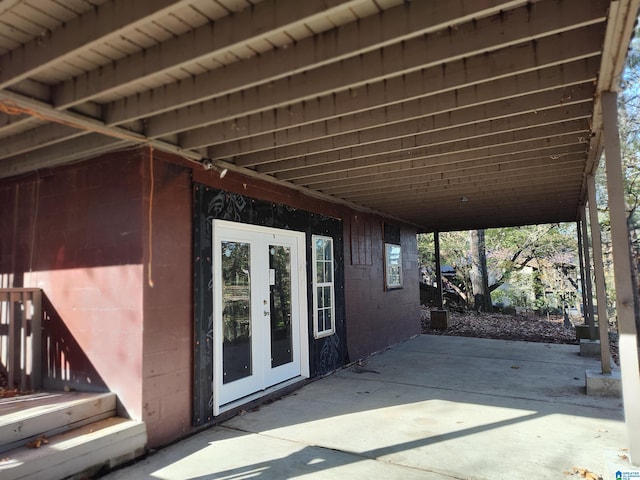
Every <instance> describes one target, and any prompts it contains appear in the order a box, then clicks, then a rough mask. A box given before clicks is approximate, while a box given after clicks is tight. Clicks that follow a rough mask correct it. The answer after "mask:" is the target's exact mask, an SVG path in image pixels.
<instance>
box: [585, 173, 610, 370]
mask: <svg viewBox="0 0 640 480" xmlns="http://www.w3.org/2000/svg"><path fill="white" fill-rule="evenodd" d="M587 194H588V201H589V220H590V222H589V225H590V226H591V245H592V248H593V276H594V277H595V284H596V299H597V302H598V303H597V312H598V327H599V329H600V363H601V366H602V373H603V374H604V375H610V374H611V353H610V352H609V318H608V316H607V286H606V283H605V280H604V264H603V261H602V236H601V234H600V222H599V221H598V204H597V203H596V179H595V177H594V176H593V175H589V176H588V177H587Z"/></svg>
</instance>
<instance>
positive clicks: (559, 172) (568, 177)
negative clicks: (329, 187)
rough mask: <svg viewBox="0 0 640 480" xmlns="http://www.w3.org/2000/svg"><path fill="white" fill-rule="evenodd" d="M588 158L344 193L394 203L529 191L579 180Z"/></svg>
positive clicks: (356, 198)
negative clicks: (452, 195)
mask: <svg viewBox="0 0 640 480" xmlns="http://www.w3.org/2000/svg"><path fill="white" fill-rule="evenodd" d="M582 169H584V162H576V163H574V164H571V165H567V166H564V167H555V168H547V169H544V168H539V167H538V168H537V169H530V170H528V171H522V172H519V173H518V174H517V175H514V174H510V175H502V176H500V177H496V176H491V175H478V176H470V177H467V178H456V179H446V178H445V179H442V180H437V181H434V182H429V183H428V184H419V183H417V182H415V183H410V184H407V185H406V186H405V188H404V189H400V190H399V189H398V188H387V187H377V188H372V189H371V190H370V191H366V192H353V193H351V192H349V193H346V194H344V195H341V196H340V197H341V198H345V199H348V200H349V201H351V202H356V203H364V204H369V203H370V202H373V201H382V200H383V201H384V202H385V204H388V205H392V204H393V202H402V201H406V200H410V199H414V198H424V199H429V198H438V197H439V195H440V194H444V193H451V192H470V191H473V192H474V195H475V193H480V194H484V193H492V192H501V191H503V189H504V188H505V187H507V186H508V188H510V189H511V188H516V187H517V188H522V189H524V190H525V191H533V190H536V189H539V188H541V186H543V185H544V186H545V187H552V186H553V187H559V186H561V185H566V184H567V182H572V181H576V180H577V179H579V178H578V177H580V176H581V175H582ZM474 195H471V194H468V195H466V194H464V193H461V194H460V198H461V197H463V196H464V197H465V198H469V196H474Z"/></svg>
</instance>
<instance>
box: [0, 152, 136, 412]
mask: <svg viewBox="0 0 640 480" xmlns="http://www.w3.org/2000/svg"><path fill="white" fill-rule="evenodd" d="M139 164H140V159H139V156H138V154H137V153H135V152H128V154H127V157H125V158H123V156H122V155H121V154H120V155H118V154H116V155H111V156H107V157H104V158H102V159H99V160H95V159H94V160H90V161H87V162H84V163H81V164H76V165H71V166H67V167H61V168H56V169H52V170H46V171H41V172H39V173H38V174H34V175H31V176H28V177H23V178H20V179H17V180H8V181H4V182H2V183H1V184H0V199H2V200H1V201H0V208H1V214H0V230H1V231H2V232H3V234H2V241H1V242H2V243H1V244H0V246H1V252H2V254H1V257H0V274H1V275H2V276H3V278H4V279H5V281H4V282H3V286H14V287H39V288H42V289H43V291H44V294H45V296H46V300H45V305H44V306H45V313H46V316H45V320H44V322H43V326H44V334H45V337H46V339H45V341H44V342H43V343H44V344H45V348H46V350H47V351H46V352H45V355H44V358H45V363H46V368H45V371H44V372H43V384H44V386H45V387H47V388H52V387H53V388H63V387H64V386H68V387H70V388H76V389H78V390H94V389H95V390H100V389H105V388H108V389H110V390H112V391H114V392H116V393H117V394H118V397H119V399H120V401H121V406H122V407H124V409H125V410H126V412H127V413H128V414H130V415H131V416H132V417H134V418H140V417H141V395H142V386H141V382H140V379H141V376H142V354H141V348H142V322H143V316H142V314H143V311H142V274H143V271H142V265H141V262H142V235H143V231H142V225H141V222H140V219H141V215H142V208H141V206H142V182H141V177H140V172H139ZM11 276H13V278H12V279H11V281H9V278H10V277H11Z"/></svg>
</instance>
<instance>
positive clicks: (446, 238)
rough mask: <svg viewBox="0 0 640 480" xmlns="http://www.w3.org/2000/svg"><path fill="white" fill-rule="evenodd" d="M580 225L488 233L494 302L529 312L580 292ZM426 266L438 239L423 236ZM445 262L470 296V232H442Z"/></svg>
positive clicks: (420, 240)
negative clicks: (578, 253) (578, 227)
mask: <svg viewBox="0 0 640 480" xmlns="http://www.w3.org/2000/svg"><path fill="white" fill-rule="evenodd" d="M576 235H577V233H576V227H575V224H553V225H532V226H525V227H512V228H500V229H491V230H486V232H485V240H486V254H487V268H488V274H489V290H490V291H492V298H493V301H494V303H504V304H510V305H515V306H522V307H528V308H546V307H548V306H554V307H558V306H559V305H561V304H562V301H563V300H566V299H575V298H576V292H577V286H578V284H577V280H576V278H577V273H578V272H577V269H576V268H575V266H576V265H577V264H578V259H577V253H576V252H577V240H576V239H577V237H576ZM418 251H419V256H420V260H421V262H424V263H423V265H428V264H430V262H431V261H432V259H433V235H420V236H419V237H418ZM440 254H441V263H442V264H443V265H450V266H452V267H453V268H454V269H455V271H456V279H455V286H456V287H457V288H459V289H460V291H461V294H462V295H463V298H464V299H465V300H466V299H467V298H466V297H469V292H471V287H470V280H469V278H470V271H471V254H470V244H469V234H468V232H446V233H441V234H440Z"/></svg>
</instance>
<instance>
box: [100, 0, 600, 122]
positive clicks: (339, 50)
mask: <svg viewBox="0 0 640 480" xmlns="http://www.w3.org/2000/svg"><path fill="white" fill-rule="evenodd" d="M573 1H574V2H575V1H576V0H573ZM522 4H524V2H522V1H511V2H503V1H497V0H492V1H489V2H486V1H485V2H445V3H432V2H408V3H403V4H401V5H398V6H396V7H393V8H390V9H388V10H384V11H382V12H380V13H379V14H378V15H372V16H369V17H365V18H362V19H360V20H359V21H357V22H353V23H350V24H347V25H342V26H340V27H339V28H336V29H333V30H330V31H327V32H322V33H320V34H318V35H315V36H312V37H308V38H303V39H301V40H298V41H297V42H293V43H291V44H289V45H287V46H286V48H280V49H274V50H271V51H268V52H265V53H263V54H260V55H257V56H255V57H253V58H251V59H248V60H246V61H244V62H237V63H233V64H230V65H227V66H225V67H221V68H219V69H215V70H211V71H208V72H205V73H203V74H200V75H195V76H191V77H189V78H187V79H185V80H180V81H178V82H175V83H172V84H169V85H165V86H161V87H157V88H153V89H150V90H147V91H145V92H142V93H140V94H135V95H129V96H127V97H125V98H123V99H120V100H117V101H114V102H112V103H110V104H107V105H105V121H106V123H107V124H110V125H111V124H118V123H122V122H125V121H130V120H132V119H136V118H141V117H145V116H151V115H157V114H159V113H163V112H166V111H168V110H175V109H176V108H181V107H185V106H188V105H190V104H193V103H197V102H201V101H205V100H209V99H211V98H213V97H216V96H221V95H227V94H229V93H232V92H235V91H238V90H241V89H243V88H249V87H253V86H256V85H258V84H261V83H266V82H272V81H274V80H278V79H281V78H284V77H287V76H290V75H293V74H298V73H301V72H303V71H305V70H309V69H312V68H318V67H321V66H324V65H326V64H328V63H332V62H338V61H341V60H344V59H346V58H348V57H353V56H356V55H362V54H365V53H367V52H371V51H372V50H376V49H378V48H382V47H385V46H387V45H389V44H391V43H397V42H402V41H406V40H409V39H411V38H412V37H416V36H418V35H425V34H428V33H432V32H435V31H438V30H442V29H445V28H449V27H451V26H453V25H456V24H460V23H463V22H465V21H469V20H471V19H472V18H477V17H483V16H488V15H493V14H498V13H500V12H501V11H503V10H505V9H507V8H512V7H513V6H516V5H522ZM548 8H549V7H544V11H543V12H541V13H540V14H539V15H537V16H539V17H542V16H549V12H548V11H547V9H548ZM537 9H540V10H541V9H542V8H541V7H540V8H537ZM584 10H585V9H580V15H581V18H584V19H585V21H598V17H599V16H598V13H597V10H596V11H594V10H590V11H589V12H585V11H584ZM552 17H554V16H553V15H552ZM553 23H554V24H559V23H561V20H560V19H557V18H556V19H555V21H554V22H553ZM563 25H564V24H563ZM203 28H205V27H203ZM212 28H218V27H217V25H215V24H214V25H213V26H212Z"/></svg>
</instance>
